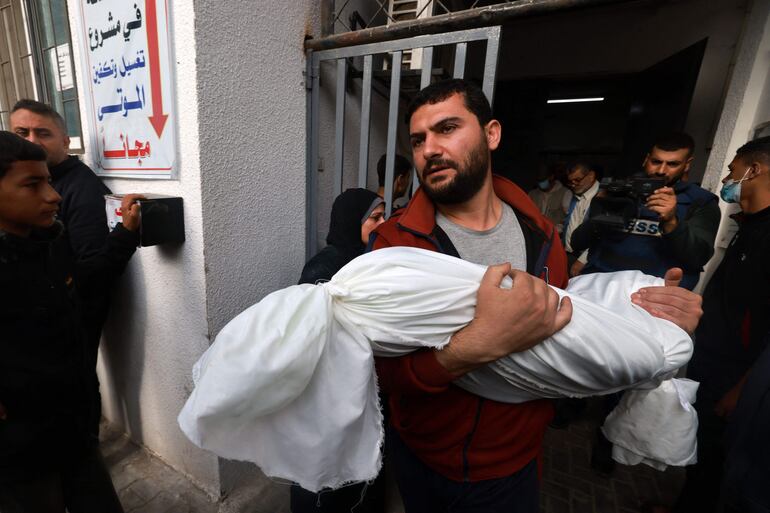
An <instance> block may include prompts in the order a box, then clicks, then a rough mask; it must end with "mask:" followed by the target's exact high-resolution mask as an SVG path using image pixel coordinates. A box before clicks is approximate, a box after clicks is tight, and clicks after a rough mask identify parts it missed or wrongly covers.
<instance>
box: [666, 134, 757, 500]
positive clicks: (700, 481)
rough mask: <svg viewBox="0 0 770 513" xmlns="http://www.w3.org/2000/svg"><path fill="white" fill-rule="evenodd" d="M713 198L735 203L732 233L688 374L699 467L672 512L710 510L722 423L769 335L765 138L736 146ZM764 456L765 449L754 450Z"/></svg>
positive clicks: (717, 477) (719, 473)
mask: <svg viewBox="0 0 770 513" xmlns="http://www.w3.org/2000/svg"><path fill="white" fill-rule="evenodd" d="M728 168H729V170H730V172H729V174H728V175H727V176H726V177H725V178H724V179H723V180H722V183H723V184H724V185H723V186H722V190H721V192H720V195H721V196H722V199H723V200H724V201H726V202H728V203H738V204H739V205H740V207H741V212H740V213H739V214H737V215H735V216H733V217H734V218H735V219H736V221H738V224H739V230H738V233H737V234H736V235H735V237H734V238H733V240H732V242H730V245H729V247H728V248H727V251H726V252H725V256H724V259H723V260H722V262H721V263H720V264H719V267H718V268H717V270H716V272H715V273H714V276H713V278H711V281H710V282H709V284H708V286H707V287H706V290H705V292H704V294H703V312H704V315H703V318H702V319H701V323H700V325H699V326H698V329H697V331H696V332H695V340H696V344H695V354H694V356H693V358H692V360H691V361H690V365H689V367H688V377H689V378H692V379H694V380H696V381H699V382H700V388H699V389H698V398H697V401H696V403H695V407H696V409H697V410H698V417H699V427H698V464H697V465H695V466H694V467H689V468H688V469H687V470H688V472H687V484H686V485H685V488H684V490H683V492H682V495H681V497H680V499H679V503H678V505H677V507H676V508H675V510H674V511H677V512H679V511H682V512H689V511H697V512H699V513H707V512H710V511H717V503H718V500H717V499H718V495H719V488H720V481H721V476H722V469H723V463H724V449H723V445H724V439H725V437H724V433H725V427H726V425H727V420H728V417H729V416H730V414H731V413H732V412H733V410H734V409H735V406H736V404H737V402H738V398H739V397H740V396H741V390H742V388H743V385H744V383H745V382H746V379H747V378H748V376H749V374H750V373H751V368H752V366H753V365H754V362H755V361H756V360H757V358H758V357H759V355H760V354H761V353H762V350H763V348H764V347H765V346H766V345H767V337H766V334H767V333H768V331H769V330H770V315H768V311H770V271H769V270H768V262H770V137H763V138H761V139H755V140H753V141H750V142H748V143H746V144H745V145H743V146H741V147H740V148H739V149H738V151H737V152H736V155H735V158H734V159H733V161H732V162H731V163H730V165H729V166H728ZM756 449H757V450H758V451H760V452H762V451H763V450H764V451H765V452H764V453H765V454H767V450H768V449H767V448H765V449H762V448H761V447H758V448H756Z"/></svg>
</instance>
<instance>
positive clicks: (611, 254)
mask: <svg viewBox="0 0 770 513" xmlns="http://www.w3.org/2000/svg"><path fill="white" fill-rule="evenodd" d="M674 191H675V192H676V217H677V219H679V221H680V222H683V221H684V220H686V219H687V212H688V211H689V210H690V208H691V207H693V206H696V205H704V204H706V203H708V202H709V201H713V199H714V197H715V196H714V195H713V194H712V193H710V192H708V191H706V190H704V189H702V188H700V187H698V186H697V185H695V184H690V183H687V182H679V183H677V184H676V185H675V186H674ZM637 217H638V219H639V222H638V223H635V227H634V228H635V229H634V231H632V232H610V233H605V234H602V237H601V239H600V241H599V242H598V243H597V244H595V245H594V246H592V247H591V249H590V250H589V252H588V263H587V264H586V266H585V269H583V274H588V273H595V272H612V271H630V270H639V271H642V272H644V273H646V274H650V275H652V276H658V277H661V278H662V277H663V275H665V274H666V271H667V270H668V269H670V268H672V267H680V268H682V271H684V277H683V278H682V282H681V286H682V287H684V288H686V289H689V290H692V289H693V288H694V287H695V285H696V284H697V283H698V277H699V276H700V272H701V270H702V269H701V268H698V269H693V268H687V267H685V266H684V265H683V263H682V262H680V261H678V260H677V259H676V258H675V257H674V255H673V254H672V253H671V251H670V250H669V248H668V246H667V244H666V242H665V241H664V240H663V237H661V236H650V235H640V234H639V233H641V232H646V233H650V234H655V233H657V227H658V225H657V219H658V215H657V214H656V213H655V212H652V211H651V210H648V209H647V208H644V207H642V209H641V211H640V212H639V215H638V216H637ZM648 220H649V223H648V222H647V221H648Z"/></svg>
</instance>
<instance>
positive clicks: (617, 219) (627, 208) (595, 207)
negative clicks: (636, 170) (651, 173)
mask: <svg viewBox="0 0 770 513" xmlns="http://www.w3.org/2000/svg"><path fill="white" fill-rule="evenodd" d="M665 186H666V179H665V178H649V177H647V176H633V177H631V178H615V179H613V178H604V179H603V180H602V181H601V183H600V184H599V192H598V193H597V195H596V197H595V198H594V200H593V201H592V202H591V210H590V213H589V219H590V220H591V221H593V222H594V223H596V224H597V227H600V228H606V229H611V230H620V231H627V230H628V229H629V223H630V222H631V221H632V220H633V219H636V218H638V217H641V214H642V212H643V210H644V211H646V212H647V214H648V216H649V217H651V218H655V217H656V216H655V214H654V213H652V212H651V211H649V210H647V209H646V207H645V203H646V202H647V198H648V197H649V196H650V194H652V193H653V192H655V191H656V190H657V189H660V188H661V187H665Z"/></svg>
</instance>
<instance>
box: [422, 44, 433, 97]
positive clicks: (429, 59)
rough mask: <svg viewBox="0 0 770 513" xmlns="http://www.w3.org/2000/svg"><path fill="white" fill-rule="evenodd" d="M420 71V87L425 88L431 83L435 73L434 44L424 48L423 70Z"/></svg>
mask: <svg viewBox="0 0 770 513" xmlns="http://www.w3.org/2000/svg"><path fill="white" fill-rule="evenodd" d="M420 71H421V72H420V89H425V88H426V87H428V86H429V85H430V77H431V74H432V73H433V47H432V46H428V47H425V48H423V49H422V70H420Z"/></svg>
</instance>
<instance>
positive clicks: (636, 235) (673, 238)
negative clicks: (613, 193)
mask: <svg viewBox="0 0 770 513" xmlns="http://www.w3.org/2000/svg"><path fill="white" fill-rule="evenodd" d="M694 146H695V145H694V143H693V139H692V137H690V136H689V135H687V134H684V133H672V134H668V135H665V136H663V137H659V138H658V139H657V140H656V141H655V144H654V145H653V147H652V149H651V150H650V152H649V153H648V154H647V156H646V157H645V159H644V163H643V167H644V172H645V174H646V175H647V177H648V178H660V179H664V180H665V184H666V185H665V187H661V188H658V189H656V190H655V191H653V192H652V194H650V195H649V196H648V197H647V199H646V201H644V200H642V199H639V200H638V201H639V203H640V205H638V208H637V211H636V215H635V216H634V218H632V219H630V220H628V223H627V225H626V226H625V227H623V228H617V227H615V228H610V227H607V226H606V225H603V224H602V223H601V222H597V217H596V215H595V214H596V213H597V212H599V211H601V208H599V206H598V205H597V208H593V207H592V209H591V212H592V215H590V216H588V217H587V218H586V220H585V221H584V222H583V224H581V225H580V226H579V227H578V228H576V229H575V231H574V232H573V233H572V238H571V240H570V242H571V245H572V249H573V250H574V251H582V250H584V249H588V250H589V253H588V262H587V264H586V266H585V268H584V269H583V274H587V273H592V272H611V271H623V270H639V271H642V272H644V273H646V274H650V275H653V276H659V277H663V275H664V274H665V272H666V270H667V269H670V268H672V267H680V268H682V271H684V277H683V279H682V283H681V286H682V287H685V288H687V289H690V290H692V289H693V288H694V287H695V285H696V284H697V283H698V278H699V275H700V272H701V270H702V269H703V265H704V264H705V263H706V262H708V260H709V258H711V255H712V254H713V253H714V239H715V238H716V233H717V229H718V228H719V220H720V211H719V204H718V201H717V197H716V196H715V195H714V194H712V193H710V192H708V191H706V190H704V189H702V188H701V187H699V186H698V185H695V184H693V183H689V182H687V173H688V171H689V170H690V164H691V163H692V159H693V157H692V154H693V148H694ZM603 198H604V195H603V194H602V191H600V193H599V194H598V195H597V198H596V199H594V203H596V202H597V201H599V202H601V201H603V200H604V199H603Z"/></svg>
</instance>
